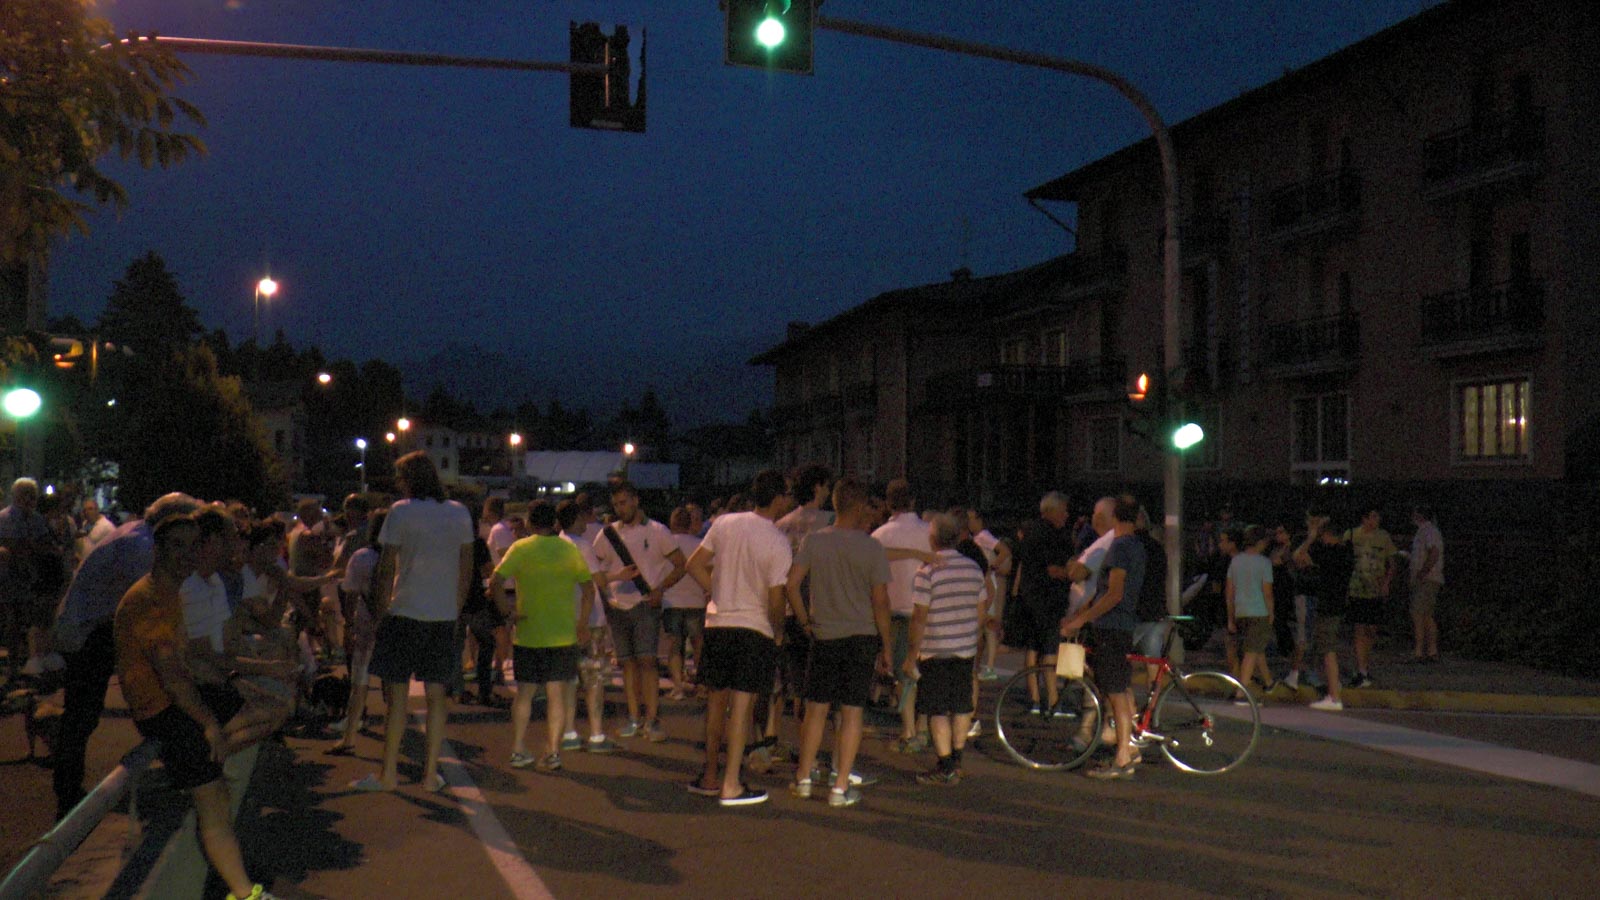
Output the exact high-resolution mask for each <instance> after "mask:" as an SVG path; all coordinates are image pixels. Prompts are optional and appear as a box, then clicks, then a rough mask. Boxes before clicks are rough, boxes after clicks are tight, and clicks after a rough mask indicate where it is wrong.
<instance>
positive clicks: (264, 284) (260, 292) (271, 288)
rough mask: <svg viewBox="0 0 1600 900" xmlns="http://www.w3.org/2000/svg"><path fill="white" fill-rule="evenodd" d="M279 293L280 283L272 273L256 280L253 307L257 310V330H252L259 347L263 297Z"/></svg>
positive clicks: (267, 297)
mask: <svg viewBox="0 0 1600 900" xmlns="http://www.w3.org/2000/svg"><path fill="white" fill-rule="evenodd" d="M277 293H278V283H277V282H276V281H273V280H272V276H271V275H268V276H267V277H266V278H263V279H261V280H260V281H258V282H256V297H255V303H254V304H253V305H252V309H253V310H254V311H255V330H254V331H253V332H252V337H253V338H254V339H255V344H256V348H257V349H260V347H261V298H263V297H265V298H266V299H268V300H271V299H272V298H273V295H275V294H277Z"/></svg>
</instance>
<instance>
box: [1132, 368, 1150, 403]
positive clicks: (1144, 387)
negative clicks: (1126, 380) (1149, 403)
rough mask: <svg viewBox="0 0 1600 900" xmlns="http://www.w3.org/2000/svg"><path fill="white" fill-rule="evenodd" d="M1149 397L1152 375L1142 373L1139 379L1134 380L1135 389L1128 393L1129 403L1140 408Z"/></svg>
mask: <svg viewBox="0 0 1600 900" xmlns="http://www.w3.org/2000/svg"><path fill="white" fill-rule="evenodd" d="M1148 396H1150V373H1148V372H1140V373H1139V377H1138V378H1135V379H1134V380H1133V389H1132V390H1130V391H1128V402H1129V403H1132V404H1133V405H1135V406H1139V405H1140V404H1142V403H1144V401H1145V398H1146V397H1148Z"/></svg>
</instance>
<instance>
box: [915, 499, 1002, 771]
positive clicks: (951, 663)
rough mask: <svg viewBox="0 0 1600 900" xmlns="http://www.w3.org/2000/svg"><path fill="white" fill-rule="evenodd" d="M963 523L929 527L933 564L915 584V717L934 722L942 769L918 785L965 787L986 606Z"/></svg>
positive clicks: (947, 519)
mask: <svg viewBox="0 0 1600 900" xmlns="http://www.w3.org/2000/svg"><path fill="white" fill-rule="evenodd" d="M960 539H961V522H960V520H958V519H957V518H956V517H954V516H952V515H950V514H949V513H939V514H937V515H935V516H934V517H933V521H932V523H930V524H929V526H928V542H929V543H930V544H931V545H932V546H933V552H934V557H935V559H934V562H932V563H929V564H927V565H924V566H923V567H922V568H920V569H918V570H917V574H916V578H915V579H913V581H912V584H911V599H912V602H913V603H915V604H916V605H915V607H914V610H915V611H914V612H913V613H912V616H911V652H910V653H909V654H908V655H907V658H906V662H905V668H906V669H907V674H920V676H921V678H920V684H919V685H918V688H917V715H919V716H927V717H928V727H929V730H930V731H931V732H932V735H933V749H934V752H935V753H936V754H938V764H937V765H936V766H935V767H934V768H933V769H931V770H929V771H927V772H923V773H921V774H919V775H917V783H918V784H944V785H951V784H957V783H959V782H960V781H961V751H962V748H963V747H964V746H965V744H966V740H967V728H968V726H970V725H971V724H972V709H973V701H972V696H973V692H972V685H973V681H972V663H973V660H974V659H975V658H976V657H977V655H978V630H979V622H980V621H981V619H982V617H983V616H984V615H985V614H987V612H988V610H987V609H986V608H985V605H984V590H983V582H984V571H983V569H982V568H981V567H979V565H978V564H977V563H975V562H973V561H972V560H971V559H970V558H968V557H966V556H964V555H963V554H962V553H961V552H960V551H958V550H957V549H956V545H957V544H958V543H959V542H960Z"/></svg>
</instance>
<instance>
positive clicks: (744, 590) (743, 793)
mask: <svg viewBox="0 0 1600 900" xmlns="http://www.w3.org/2000/svg"><path fill="white" fill-rule="evenodd" d="M749 497H750V499H751V501H752V502H753V503H755V505H756V509H755V511H754V512H742V513H728V514H725V515H722V516H718V517H717V519H716V521H715V522H713V523H712V525H711V530H710V531H709V532H707V533H706V536H705V540H703V541H701V542H700V547H699V549H697V550H695V551H694V555H693V556H691V557H690V558H689V567H688V568H689V574H690V575H692V576H693V577H694V580H695V581H698V582H699V583H700V586H701V587H703V588H705V589H706V590H707V591H710V592H711V601H710V603H708V604H707V606H706V636H705V649H704V650H703V651H702V658H703V665H704V669H703V671H702V672H701V680H702V681H704V683H705V686H706V688H707V690H709V691H710V696H709V697H708V698H707V701H706V765H705V771H704V772H703V773H702V774H701V777H700V778H699V779H698V780H696V781H691V782H690V783H689V791H690V793H693V794H697V795H700V796H703V797H717V798H719V802H720V803H721V804H722V805H723V806H748V805H750V804H754V803H765V802H766V800H767V792H766V791H763V790H759V789H754V788H751V787H749V786H747V785H745V784H744V782H743V781H741V780H740V773H741V767H742V764H743V762H744V745H745V741H746V740H747V739H748V737H749V734H750V709H751V705H752V704H753V703H754V701H755V698H756V695H757V694H759V693H761V692H763V691H770V690H771V689H772V677H773V672H774V667H775V666H776V665H777V658H778V645H777V642H776V640H775V638H774V636H775V635H776V634H777V629H779V628H782V627H783V605H784V604H783V588H784V583H785V581H786V579H787V578H788V576H789V563H790V561H791V560H792V557H793V555H792V554H791V552H790V550H789V539H788V538H786V537H784V536H783V532H782V531H779V530H778V526H777V525H776V524H774V523H775V522H776V521H777V520H778V518H779V517H781V516H782V515H783V514H784V513H786V512H788V511H789V507H790V505H791V498H790V497H789V487H788V484H787V482H786V481H785V480H784V477H783V475H782V474H781V473H779V472H777V471H774V470H772V469H767V470H765V471H763V472H761V473H760V474H758V475H757V476H756V477H755V480H754V481H753V482H752V483H751V485H750V494H749ZM713 560H720V562H716V563H713ZM724 735H726V737H727V745H728V764H727V768H726V769H725V770H723V771H722V772H721V777H720V778H719V777H718V765H717V762H718V754H719V752H720V751H721V749H722V742H723V737H724Z"/></svg>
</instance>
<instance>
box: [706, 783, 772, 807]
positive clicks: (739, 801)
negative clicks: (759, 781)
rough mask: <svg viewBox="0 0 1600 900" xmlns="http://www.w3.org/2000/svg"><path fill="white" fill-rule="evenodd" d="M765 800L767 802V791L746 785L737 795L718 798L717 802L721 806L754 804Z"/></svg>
mask: <svg viewBox="0 0 1600 900" xmlns="http://www.w3.org/2000/svg"><path fill="white" fill-rule="evenodd" d="M765 802H767V792H766V791H763V790H761V789H760V788H753V787H745V788H744V790H743V791H741V792H740V793H739V795H738V796H736V797H719V798H717V803H718V804H719V805H721V806H754V805H756V804H757V803H765Z"/></svg>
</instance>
